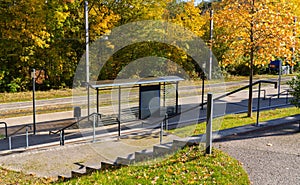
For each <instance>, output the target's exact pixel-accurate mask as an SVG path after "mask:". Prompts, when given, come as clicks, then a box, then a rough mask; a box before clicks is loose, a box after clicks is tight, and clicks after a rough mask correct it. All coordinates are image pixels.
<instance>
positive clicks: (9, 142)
mask: <svg viewBox="0 0 300 185" xmlns="http://www.w3.org/2000/svg"><path fill="white" fill-rule="evenodd" d="M8 149H9V150H11V137H9V138H8Z"/></svg>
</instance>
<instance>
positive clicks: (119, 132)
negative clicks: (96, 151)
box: [117, 118, 121, 139]
mask: <svg viewBox="0 0 300 185" xmlns="http://www.w3.org/2000/svg"><path fill="white" fill-rule="evenodd" d="M117 122H118V138H119V139H120V137H121V121H120V120H119V119H118V118H117Z"/></svg>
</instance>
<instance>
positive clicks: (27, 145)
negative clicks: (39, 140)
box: [26, 125, 29, 148]
mask: <svg viewBox="0 0 300 185" xmlns="http://www.w3.org/2000/svg"><path fill="white" fill-rule="evenodd" d="M28 147H29V140H28V125H27V126H26V148H28Z"/></svg>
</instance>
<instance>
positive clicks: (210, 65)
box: [208, 3, 214, 80]
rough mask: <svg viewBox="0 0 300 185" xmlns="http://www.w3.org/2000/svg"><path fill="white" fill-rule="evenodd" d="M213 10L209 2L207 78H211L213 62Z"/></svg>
mask: <svg viewBox="0 0 300 185" xmlns="http://www.w3.org/2000/svg"><path fill="white" fill-rule="evenodd" d="M213 15H214V11H213V9H212V4H211V3H210V48H209V65H208V80H211V73H212V62H213V53H212V45H213V30H214V21H213Z"/></svg>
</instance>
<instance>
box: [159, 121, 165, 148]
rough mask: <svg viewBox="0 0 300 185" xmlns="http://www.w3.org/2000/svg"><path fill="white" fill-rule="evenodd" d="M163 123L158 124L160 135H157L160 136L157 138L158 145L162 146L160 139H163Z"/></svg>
mask: <svg viewBox="0 0 300 185" xmlns="http://www.w3.org/2000/svg"><path fill="white" fill-rule="evenodd" d="M163 123H164V121H162V122H161V123H160V134H159V136H160V137H159V143H160V144H162V140H163V139H162V138H163V129H164V128H163V127H164V126H163Z"/></svg>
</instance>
